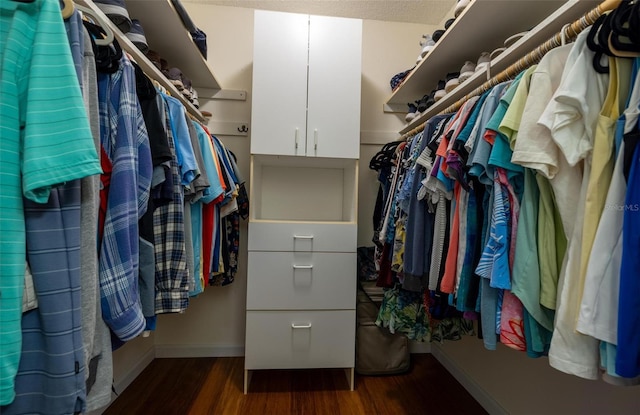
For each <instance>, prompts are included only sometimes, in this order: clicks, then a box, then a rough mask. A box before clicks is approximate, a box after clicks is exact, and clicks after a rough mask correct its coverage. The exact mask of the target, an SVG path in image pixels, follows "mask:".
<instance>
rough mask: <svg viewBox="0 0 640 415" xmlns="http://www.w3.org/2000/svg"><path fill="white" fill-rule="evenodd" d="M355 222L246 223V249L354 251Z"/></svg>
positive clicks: (356, 235)
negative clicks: (247, 238)
mask: <svg viewBox="0 0 640 415" xmlns="http://www.w3.org/2000/svg"><path fill="white" fill-rule="evenodd" d="M357 238H358V228H357V225H356V224H346V223H345V224H341V223H326V224H325V223H304V222H290V223H288V222H273V223H270V222H249V241H248V244H249V247H248V249H249V251H285V252H289V251H295V252H310V251H314V252H356V247H357Z"/></svg>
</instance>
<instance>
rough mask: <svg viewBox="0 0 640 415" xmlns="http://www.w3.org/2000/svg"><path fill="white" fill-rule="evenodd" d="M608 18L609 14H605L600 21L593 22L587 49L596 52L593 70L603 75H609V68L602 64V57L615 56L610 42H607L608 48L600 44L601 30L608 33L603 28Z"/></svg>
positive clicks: (588, 35) (599, 18)
mask: <svg viewBox="0 0 640 415" xmlns="http://www.w3.org/2000/svg"><path fill="white" fill-rule="evenodd" d="M607 18H608V15H607V14H603V15H601V16H600V17H598V19H597V20H596V21H595V22H593V25H592V26H591V29H589V33H588V34H587V47H588V48H589V49H590V50H591V51H593V52H594V56H593V62H592V65H593V69H595V70H596V72H598V73H602V74H605V73H609V66H605V65H603V64H602V57H603V56H604V55H609V56H613V55H612V53H611V51H609V47H608V40H607V47H605V46H603V45H602V44H601V43H600V38H601V36H600V35H599V32H600V31H601V30H605V31H607V29H606V28H604V29H603V27H604V26H605V24H606V20H607ZM607 33H608V32H607Z"/></svg>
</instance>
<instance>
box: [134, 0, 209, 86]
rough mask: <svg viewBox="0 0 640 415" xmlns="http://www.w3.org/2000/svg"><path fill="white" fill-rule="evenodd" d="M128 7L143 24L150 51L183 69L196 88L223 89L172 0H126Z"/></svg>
mask: <svg viewBox="0 0 640 415" xmlns="http://www.w3.org/2000/svg"><path fill="white" fill-rule="evenodd" d="M126 5H127V11H128V13H129V17H131V18H132V19H138V20H139V21H140V24H141V25H142V28H143V30H144V36H145V38H146V39H147V44H148V45H149V48H150V49H153V50H155V51H157V52H158V53H159V54H160V56H161V57H162V58H164V59H166V60H167V62H168V63H169V67H172V66H175V67H178V68H180V69H181V70H182V73H183V74H184V75H185V76H186V77H188V78H189V79H191V82H192V84H193V87H194V88H196V89H200V88H209V89H222V87H221V86H220V82H218V80H217V79H216V77H215V75H214V74H213V70H212V69H211V67H210V66H209V64H208V62H207V61H206V60H205V59H204V57H203V56H202V54H201V53H200V50H199V49H198V47H197V46H196V44H195V43H194V42H193V39H192V38H191V34H190V33H189V32H188V31H187V29H185V27H184V25H183V23H182V20H180V16H179V15H178V12H177V11H176V9H175V7H173V4H172V3H171V1H170V0H126ZM198 92H200V91H198Z"/></svg>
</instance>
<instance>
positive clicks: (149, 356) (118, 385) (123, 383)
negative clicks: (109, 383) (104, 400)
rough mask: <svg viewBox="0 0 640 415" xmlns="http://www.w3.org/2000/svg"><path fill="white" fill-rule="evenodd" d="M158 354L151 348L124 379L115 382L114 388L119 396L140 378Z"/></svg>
mask: <svg viewBox="0 0 640 415" xmlns="http://www.w3.org/2000/svg"><path fill="white" fill-rule="evenodd" d="M155 357H156V353H155V348H154V347H151V348H149V350H147V352H146V353H145V354H143V355H142V357H141V358H140V360H138V363H136V364H135V365H134V366H133V367H132V368H131V370H130V371H128V372H127V373H126V374H125V375H124V376H123V377H122V379H119V380H118V381H117V382H114V384H113V387H114V389H115V390H116V392H117V393H118V394H120V393H122V391H124V390H125V389H126V388H127V387H128V386H129V385H130V384H131V383H132V382H133V381H134V380H135V379H136V378H137V377H138V376H140V373H142V371H143V370H144V369H145V368H146V367H147V366H149V364H150V363H151V362H153V359H155Z"/></svg>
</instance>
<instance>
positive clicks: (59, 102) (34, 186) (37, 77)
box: [21, 2, 102, 203]
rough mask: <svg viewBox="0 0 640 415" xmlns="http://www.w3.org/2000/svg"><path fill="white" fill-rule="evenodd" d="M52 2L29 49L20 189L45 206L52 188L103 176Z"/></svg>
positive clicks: (46, 4) (45, 6)
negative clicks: (83, 178) (68, 182)
mask: <svg viewBox="0 0 640 415" xmlns="http://www.w3.org/2000/svg"><path fill="white" fill-rule="evenodd" d="M56 7H58V4H57V3H54V2H43V3H42V10H41V13H40V18H39V19H38V23H37V25H38V30H36V33H35V39H34V41H33V45H31V46H30V47H31V48H32V50H31V58H30V61H29V62H28V68H29V69H28V70H26V71H25V74H27V75H28V77H29V78H28V80H25V83H23V85H28V89H27V91H26V99H25V100H23V102H25V103H26V105H25V106H24V107H23V108H21V112H22V113H23V117H22V119H23V120H24V125H23V126H21V127H24V141H23V142H24V147H23V167H22V187H23V193H24V195H25V197H27V198H28V199H31V200H33V201H34V202H39V203H44V202H46V201H47V200H48V199H49V192H50V189H51V187H52V186H55V185H57V184H60V183H64V182H67V181H70V180H73V179H79V178H82V177H85V176H90V175H93V174H99V173H101V172H102V170H101V169H100V162H99V159H98V154H97V151H96V148H95V145H94V142H93V136H92V135H91V129H90V128H89V121H88V118H87V112H86V109H85V107H84V102H83V100H82V95H81V93H80V84H79V83H78V77H77V74H76V72H75V67H74V64H73V60H72V58H71V49H70V47H69V41H68V40H67V34H66V30H65V28H64V24H63V22H62V19H61V18H60V16H59V15H60V12H59V10H58V11H56V10H54V8H56Z"/></svg>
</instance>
